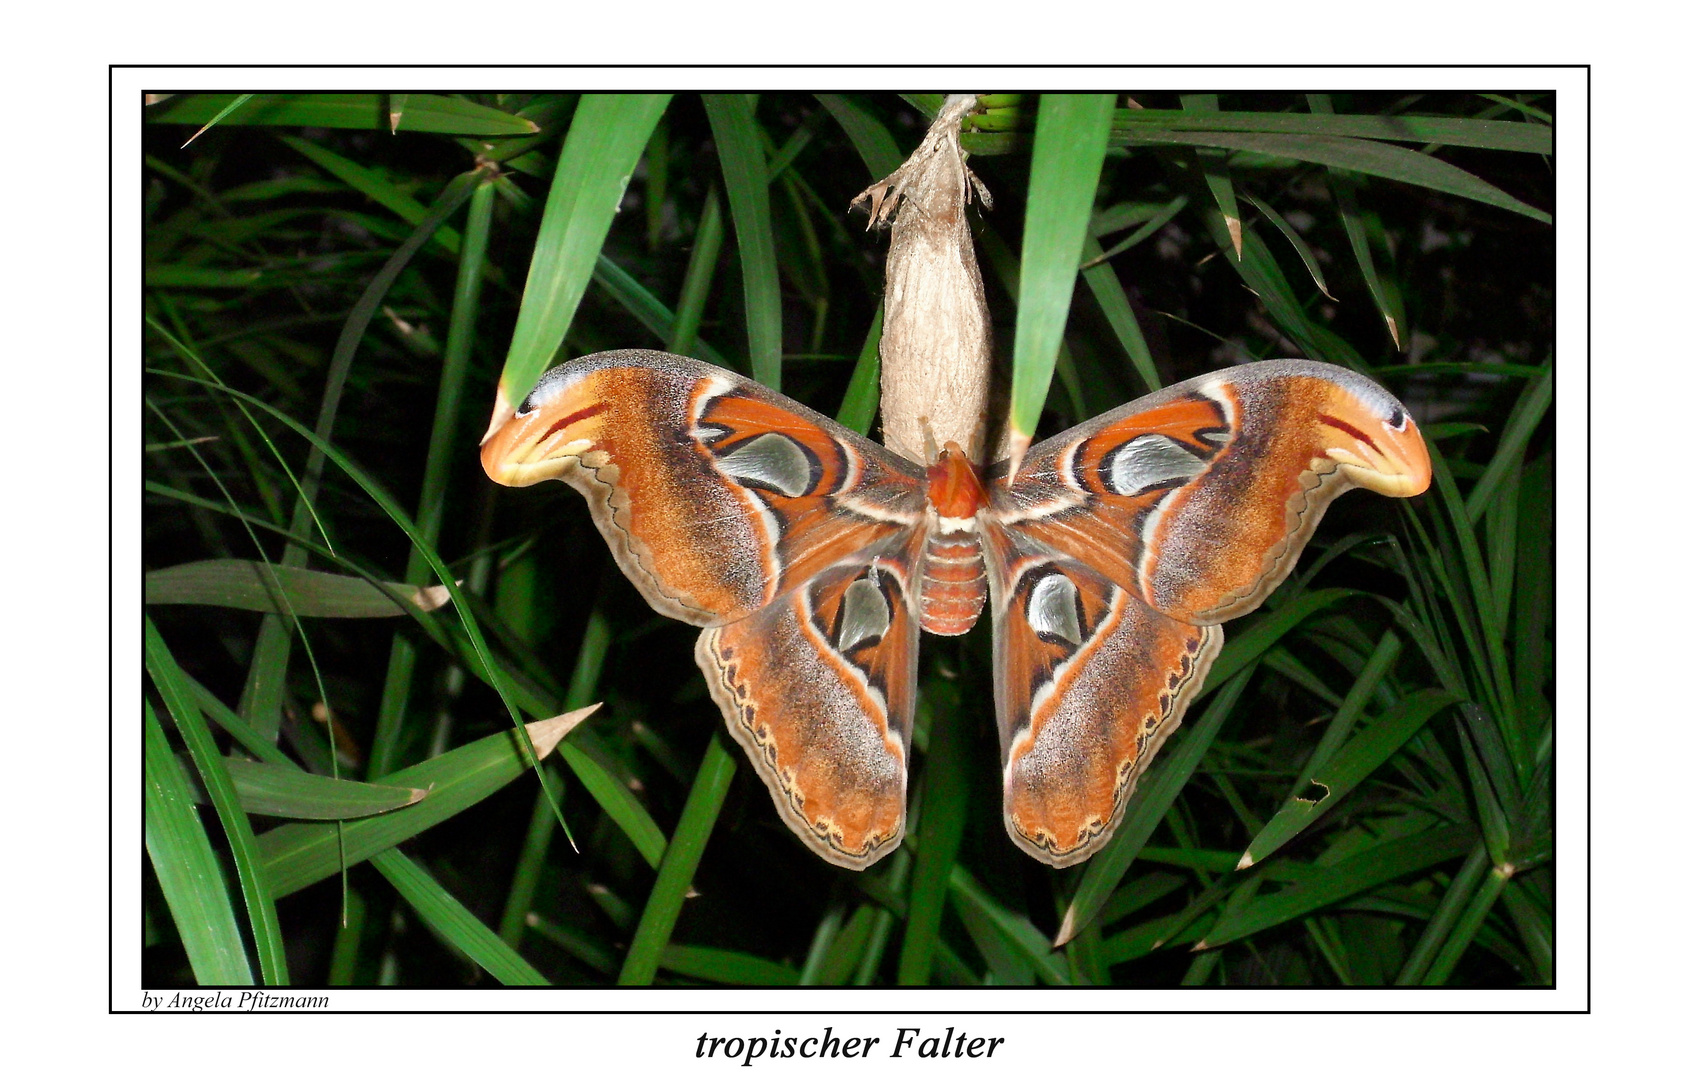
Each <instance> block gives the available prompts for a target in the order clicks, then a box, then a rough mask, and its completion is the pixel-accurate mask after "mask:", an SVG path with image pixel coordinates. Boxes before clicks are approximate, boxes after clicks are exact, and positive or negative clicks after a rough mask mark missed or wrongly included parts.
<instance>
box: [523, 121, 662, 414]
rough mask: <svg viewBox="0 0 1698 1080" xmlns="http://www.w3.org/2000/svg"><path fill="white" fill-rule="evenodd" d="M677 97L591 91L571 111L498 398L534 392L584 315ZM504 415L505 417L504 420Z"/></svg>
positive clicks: (549, 189) (549, 190) (538, 232)
mask: <svg viewBox="0 0 1698 1080" xmlns="http://www.w3.org/2000/svg"><path fill="white" fill-rule="evenodd" d="M671 97H672V95H670V94H585V95H584V96H583V98H582V99H581V100H580V101H579V102H578V109H577V112H576V113H574V114H573V116H572V127H571V129H570V130H569V131H568V132H567V133H566V142H565V145H564V146H562V147H561V149H560V160H559V162H558V164H557V165H556V167H555V171H554V181H553V183H551V184H550V185H549V188H548V202H547V203H546V205H545V206H544V208H543V213H542V225H541V227H540V228H539V229H538V230H537V241H536V248H535V251H534V252H533V254H532V255H531V269H530V274H529V276H527V277H526V279H525V296H524V300H523V302H522V303H521V304H520V307H519V318H518V322H517V323H516V324H515V325H514V327H513V342H512V344H511V345H509V346H508V349H507V360H506V363H504V364H503V365H502V368H501V383H500V390H499V393H500V395H501V396H500V398H499V399H498V401H499V403H500V404H502V405H505V406H507V407H512V406H514V405H517V403H518V402H519V401H520V400H522V399H523V398H524V396H525V395H526V394H527V393H529V392H530V389H531V387H532V386H533V385H535V383H536V381H537V378H538V376H540V375H541V374H542V373H543V370H544V369H546V368H547V367H548V366H549V364H550V362H551V361H552V360H553V359H554V355H555V352H556V351H557V350H558V349H559V348H560V344H561V342H563V341H565V340H566V331H567V329H568V328H569V327H570V326H571V325H572V318H573V316H574V315H576V314H577V311H578V303H579V302H580V301H581V300H583V298H584V290H585V289H586V288H588V286H589V283H590V277H591V276H592V275H593V274H594V273H595V267H596V257H597V256H598V255H600V254H601V248H602V244H603V243H604V242H605V241H606V239H607V231H608V229H609V228H610V227H611V226H612V224H613V217H614V215H615V214H616V213H618V211H619V203H620V201H621V200H622V199H623V198H624V197H625V187H626V185H628V184H629V183H630V182H631V175H632V173H634V172H635V171H636V168H637V161H638V159H640V158H641V157H642V154H643V150H644V148H645V147H647V146H648V142H649V136H650V135H651V134H652V133H653V132H654V127H655V124H656V123H657V122H659V120H660V115H661V113H663V112H665V111H666V105H667V103H668V102H669V101H670V100H671ZM503 419H505V417H503Z"/></svg>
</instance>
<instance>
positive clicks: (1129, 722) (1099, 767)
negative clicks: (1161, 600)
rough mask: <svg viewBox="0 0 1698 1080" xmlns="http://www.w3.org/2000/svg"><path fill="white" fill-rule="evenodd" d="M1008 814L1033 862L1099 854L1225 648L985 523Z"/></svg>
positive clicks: (1011, 829) (1204, 631)
mask: <svg viewBox="0 0 1698 1080" xmlns="http://www.w3.org/2000/svg"><path fill="white" fill-rule="evenodd" d="M985 560H986V564H987V569H988V572H989V577H990V591H991V610H992V611H993V612H994V613H995V632H994V638H995V670H996V708H997V727H998V730H999V731H1000V733H1001V736H1002V762H1003V769H1002V783H1003V820H1004V823H1005V824H1006V825H1007V827H1008V835H1009V836H1010V837H1011V838H1013V840H1014V842H1015V843H1016V844H1018V845H1019V846H1020V847H1021V848H1023V849H1024V850H1025V851H1026V852H1027V853H1028V854H1030V855H1032V856H1033V857H1034V858H1037V859H1041V860H1042V861H1044V862H1047V863H1049V864H1051V865H1053V866H1071V865H1073V864H1074V863H1077V862H1081V861H1083V860H1085V859H1088V858H1090V857H1091V856H1092V855H1093V854H1095V853H1096V852H1097V850H1098V849H1099V848H1101V847H1102V846H1103V845H1104V844H1105V843H1107V842H1108V840H1109V837H1110V836H1112V835H1113V834H1114V829H1115V827H1116V826H1117V825H1119V824H1120V819H1121V817H1122V815H1124V813H1125V812H1126V800H1127V797H1128V796H1130V795H1131V794H1132V789H1133V787H1134V786H1135V785H1136V783H1137V780H1138V777H1139V776H1140V775H1141V774H1142V773H1143V771H1144V770H1145V769H1146V768H1147V767H1148V766H1149V764H1150V761H1151V759H1152V758H1153V757H1154V756H1155V753H1156V751H1157V750H1158V749H1159V748H1160V747H1161V744H1162V743H1163V741H1165V740H1166V739H1167V737H1168V735H1170V734H1171V733H1172V732H1173V730H1174V729H1175V728H1177V727H1178V726H1179V722H1180V719H1181V718H1182V717H1183V716H1184V713H1185V707H1186V705H1187V704H1188V703H1189V702H1190V700H1191V698H1192V696H1193V695H1194V694H1195V693H1196V692H1197V690H1198V689H1199V688H1200V687H1201V686H1202V685H1203V678H1204V676H1205V675H1207V673H1208V670H1209V665H1210V664H1211V663H1212V662H1213V661H1214V658H1215V654H1216V653H1218V652H1219V651H1220V644H1221V638H1222V633H1221V629H1220V627H1218V626H1192V625H1190V624H1188V623H1183V622H1180V621H1178V620H1177V619H1172V618H1169V617H1168V616H1166V615H1163V614H1162V613H1161V612H1159V611H1156V610H1154V609H1153V608H1151V607H1150V606H1149V605H1148V604H1146V603H1144V602H1143V601H1142V600H1141V599H1139V598H1138V597H1137V596H1136V595H1135V594H1133V593H1131V592H1128V591H1127V590H1125V589H1123V588H1121V587H1120V586H1118V585H1116V584H1115V583H1114V582H1113V581H1110V580H1109V579H1108V578H1106V577H1104V576H1103V575H1101V574H1099V573H1097V572H1096V571H1094V570H1092V569H1091V568H1090V567H1087V566H1085V565H1084V564H1082V563H1080V562H1078V561H1076V560H1073V559H1068V558H1065V557H1056V556H1054V555H1052V554H1049V553H1043V552H1038V551H1035V550H1030V549H1028V550H1025V551H1022V550H1020V547H1019V546H1018V541H1017V539H1016V538H1014V537H1012V536H1010V535H1008V534H1007V533H1001V532H997V531H995V530H992V531H991V532H990V533H989V535H987V537H986V551H985Z"/></svg>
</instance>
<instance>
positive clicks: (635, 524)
mask: <svg viewBox="0 0 1698 1080" xmlns="http://www.w3.org/2000/svg"><path fill="white" fill-rule="evenodd" d="M483 463H484V469H485V470H486V471H487V472H488V473H489V475H490V477H491V478H492V479H494V480H496V481H498V482H500V483H503V484H509V485H513V486H522V485H527V484H534V483H537V482H539V481H541V480H547V479H560V480H564V481H566V482H567V483H569V484H571V485H572V486H573V487H575V488H577V489H578V490H579V491H580V492H582V493H583V494H584V496H585V497H586V498H588V500H589V503H590V510H591V512H592V514H593V515H594V518H595V522H596V525H597V527H598V528H600V529H601V532H602V535H603V536H604V537H605V538H606V540H607V543H608V546H609V548H611V549H612V552H613V556H614V558H615V559H616V560H618V562H619V566H620V568H621V569H623V570H624V571H625V575H626V576H627V577H629V578H630V579H631V582H632V583H633V584H634V585H636V587H637V588H638V589H639V590H640V591H641V592H642V594H643V596H644V597H646V598H647V599H648V601H649V603H650V604H651V605H652V606H653V607H654V609H655V610H656V611H659V612H661V613H662V614H664V615H670V616H672V617H673V618H677V619H682V620H683V621H685V622H689V623H693V624H695V625H697V626H704V627H707V629H706V630H704V631H703V632H702V635H701V637H700V639H698V641H697V644H696V660H697V663H698V664H699V665H700V667H701V669H702V672H703V673H704V674H705V675H706V676H707V681H708V688H709V690H710V691H711V692H712V694H713V698H714V701H715V702H717V703H718V705H719V707H720V711H721V712H722V713H723V714H724V716H725V722H726V724H727V726H728V727H729V728H730V729H731V733H732V734H733V735H734V736H735V737H736V738H737V741H738V742H739V743H741V744H742V745H743V748H744V749H745V750H746V751H747V752H748V754H749V758H750V760H751V761H753V763H754V765H755V768H756V770H757V771H758V772H759V773H760V775H761V779H762V780H764V781H765V782H766V784H767V787H768V788H769V789H770V790H771V791H772V797H773V801H774V802H775V803H776V804H777V805H778V809H779V812H780V814H781V815H782V816H783V818H784V821H785V823H786V824H788V825H789V826H790V827H791V828H792V829H793V830H794V831H795V832H796V834H797V835H798V836H800V837H801V838H802V839H803V840H804V841H805V842H807V843H808V844H809V845H810V846H811V847H813V848H814V850H815V851H817V852H818V853H819V854H820V855H822V856H824V857H825V858H826V859H828V860H830V861H831V862H834V863H837V864H839V865H841V866H848V867H853V868H856V869H861V868H864V867H866V866H869V865H871V864H872V863H873V862H875V861H877V860H878V859H880V858H882V857H883V856H885V855H887V854H889V853H890V852H891V851H894V850H895V849H896V846H897V845H898V844H899V843H900V842H901V839H902V829H903V819H904V811H905V804H906V798H907V784H908V739H909V732H910V730H911V728H912V726H913V717H914V677H915V665H916V662H917V656H918V646H919V621H918V618H917V616H916V614H915V608H914V601H913V591H912V590H911V588H910V586H909V575H910V573H911V570H912V567H913V566H914V565H915V564H916V560H917V559H918V557H919V555H920V553H921V552H922V551H923V549H924V546H925V535H924V532H923V529H922V526H923V524H924V521H925V516H926V494H925V484H924V477H925V473H924V470H922V469H920V468H919V467H918V466H916V465H912V464H910V463H908V462H906V461H903V460H901V459H899V458H897V457H895V456H894V455H892V454H890V453H889V452H888V451H886V450H884V449H882V448H880V447H878V446H875V445H874V444H872V443H870V442H868V441H867V440H865V439H863V438H861V437H860V436H858V435H855V434H853V433H852V432H850V431H848V430H847V429H845V428H843V427H841V426H839V425H837V424H835V423H833V422H832V421H830V420H827V419H826V418H824V417H822V416H820V415H819V414H817V413H814V412H812V411H810V410H808V409H806V408H804V407H803V406H801V405H798V404H796V403H795V402H793V401H790V400H789V399H787V398H784V397H781V396H780V395H778V394H776V393H773V392H772V391H770V390H767V389H765V388H763V387H761V386H759V385H757V384H755V383H752V382H750V381H748V380H747V379H743V378H741V377H739V376H737V375H734V374H732V373H731V372H728V371H724V370H721V369H720V368H716V367H712V366H710V365H707V364H703V363H700V362H698V361H695V360H690V359H687V358H685V357H679V356H671V355H669V354H666V353H656V352H616V353H600V354H597V355H595V356H589V357H585V358H584V359H582V360H577V361H574V362H572V363H570V364H566V365H563V366H561V367H557V368H554V369H553V370H551V371H549V372H548V373H547V374H545V375H544V376H543V377H542V379H541V381H539V382H538V384H537V386H536V388H535V389H534V390H532V391H531V393H530V395H529V396H528V397H527V398H526V399H525V401H524V403H523V404H521V405H520V407H519V410H518V412H517V413H516V414H515V415H514V417H513V418H512V420H510V421H509V422H508V423H507V424H505V425H504V426H502V427H501V428H500V429H498V430H497V431H496V432H495V434H494V435H493V436H492V437H491V438H490V440H489V441H488V442H487V443H486V444H485V446H484V449H483Z"/></svg>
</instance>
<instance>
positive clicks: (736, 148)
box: [702, 94, 784, 390]
mask: <svg viewBox="0 0 1698 1080" xmlns="http://www.w3.org/2000/svg"><path fill="white" fill-rule="evenodd" d="M702 104H703V105H704V106H706V108H707V114H708V123H709V124H710V125H712V127H713V141H714V145H715V146H716V147H717V148H718V150H719V165H720V169H721V171H722V172H723V173H724V176H725V194H726V198H727V199H728V200H729V202H730V203H731V222H732V225H733V227H734V228H735V229H736V232H737V256H738V261H739V262H740V263H741V264H742V267H743V313H744V320H745V322H746V323H747V326H748V332H749V370H750V371H751V372H752V373H753V374H754V378H755V381H756V382H759V383H762V384H764V385H766V386H769V387H771V388H772V389H774V390H778V389H780V388H781V387H780V380H781V379H782V377H783V359H784V357H783V352H784V333H783V331H784V323H783V311H782V309H781V307H780V304H779V294H778V255H777V250H776V248H775V247H774V245H773V239H772V206H771V198H770V192H769V191H768V187H767V184H768V179H767V175H768V174H767V164H766V154H765V152H764V151H763V150H762V149H761V131H760V126H759V124H758V123H757V122H756V120H755V107H754V104H753V103H752V102H750V100H749V98H748V96H747V95H744V94H705V95H703V97H702Z"/></svg>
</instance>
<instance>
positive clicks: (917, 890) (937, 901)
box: [896, 682, 970, 986]
mask: <svg viewBox="0 0 1698 1080" xmlns="http://www.w3.org/2000/svg"><path fill="white" fill-rule="evenodd" d="M926 689H927V691H928V694H927V698H928V700H929V702H930V704H931V706H932V723H931V740H930V742H929V744H928V746H927V752H926V765H925V795H924V798H923V801H922V802H921V806H920V812H919V814H918V817H919V823H918V825H917V827H916V829H915V832H916V833H917V837H916V839H917V843H916V844H915V850H916V852H917V855H916V858H915V863H914V877H913V880H912V881H911V882H910V885H909V893H908V920H907V924H906V927H905V929H904V931H903V935H902V952H901V954H900V956H899V958H898V960H897V964H896V983H897V985H898V986H925V985H926V984H927V983H929V982H930V981H931V975H932V956H933V953H934V952H935V951H936V947H937V937H938V930H939V927H940V926H941V925H942V922H943V905H944V899H945V897H946V896H947V893H948V888H949V868H950V867H951V866H953V865H954V864H955V855H956V852H957V851H958V850H959V849H960V847H961V837H962V834H963V833H965V831H966V828H967V796H968V792H969V790H970V782H969V777H968V769H967V764H968V757H969V753H968V748H969V746H970V743H969V742H968V739H967V733H966V732H965V731H963V730H962V729H963V728H964V727H965V724H966V718H965V717H964V716H963V715H962V713H961V709H960V707H959V706H960V702H959V695H958V694H955V693H953V692H952V691H953V690H954V688H953V687H952V686H949V685H947V684H943V683H940V682H932V683H930V684H929V685H928V686H927V687H926Z"/></svg>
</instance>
